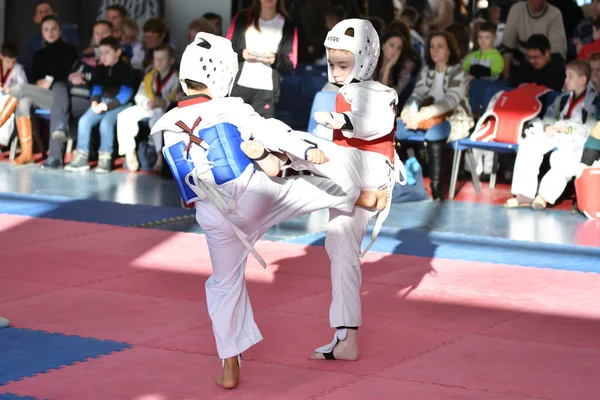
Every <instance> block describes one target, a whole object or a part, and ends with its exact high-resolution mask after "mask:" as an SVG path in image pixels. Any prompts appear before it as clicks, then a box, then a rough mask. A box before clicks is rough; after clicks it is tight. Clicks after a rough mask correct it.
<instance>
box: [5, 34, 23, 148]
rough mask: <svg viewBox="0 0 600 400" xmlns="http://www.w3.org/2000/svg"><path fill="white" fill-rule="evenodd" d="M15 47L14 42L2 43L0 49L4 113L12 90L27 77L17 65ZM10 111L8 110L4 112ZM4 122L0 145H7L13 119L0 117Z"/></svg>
mask: <svg viewBox="0 0 600 400" xmlns="http://www.w3.org/2000/svg"><path fill="white" fill-rule="evenodd" d="M18 55H19V54H18V51H17V45H16V44H15V43H14V42H4V43H3V44H2V48H1V49H0V108H1V109H2V110H3V111H4V103H5V102H6V101H7V100H8V99H9V98H10V97H9V96H8V95H9V94H10V92H12V88H13V86H15V85H18V84H20V83H27V75H25V70H24V69H23V67H22V66H21V64H19V63H17V57H18ZM8 111H10V110H9V109H7V110H6V112H8ZM0 119H1V120H3V121H6V122H5V123H4V124H2V125H1V126H0V145H7V144H8V141H9V140H10V136H11V135H12V132H13V129H14V119H13V118H12V117H11V116H0Z"/></svg>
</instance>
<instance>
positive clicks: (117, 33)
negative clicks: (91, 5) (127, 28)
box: [106, 4, 127, 40]
mask: <svg viewBox="0 0 600 400" xmlns="http://www.w3.org/2000/svg"><path fill="white" fill-rule="evenodd" d="M125 18H127V9H126V8H125V7H123V6H122V5H120V4H113V5H110V6H108V7H106V19H107V20H108V21H109V22H110V23H111V24H112V26H113V30H114V32H113V36H114V37H116V38H117V39H119V40H122V39H123V27H122V23H123V20H124V19H125Z"/></svg>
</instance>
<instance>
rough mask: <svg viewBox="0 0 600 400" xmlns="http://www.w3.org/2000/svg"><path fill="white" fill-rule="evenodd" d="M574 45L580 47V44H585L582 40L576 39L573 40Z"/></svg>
mask: <svg viewBox="0 0 600 400" xmlns="http://www.w3.org/2000/svg"><path fill="white" fill-rule="evenodd" d="M573 44H575V45H576V46H577V45H580V44H583V43H582V42H581V39H580V38H578V37H576V38H573Z"/></svg>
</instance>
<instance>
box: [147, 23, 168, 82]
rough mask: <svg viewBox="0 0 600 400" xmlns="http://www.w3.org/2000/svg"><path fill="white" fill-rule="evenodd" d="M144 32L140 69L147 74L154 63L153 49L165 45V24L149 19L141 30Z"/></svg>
mask: <svg viewBox="0 0 600 400" xmlns="http://www.w3.org/2000/svg"><path fill="white" fill-rule="evenodd" d="M142 30H143V31H144V61H143V63H142V67H143V68H142V69H143V70H144V73H147V72H149V71H150V69H152V65H153V63H154V49H155V48H156V47H158V46H159V45H161V44H163V43H165V37H166V36H167V24H166V23H165V21H164V20H163V19H162V18H159V17H152V18H149V19H148V20H147V21H146V22H145V23H144V27H143V29H142Z"/></svg>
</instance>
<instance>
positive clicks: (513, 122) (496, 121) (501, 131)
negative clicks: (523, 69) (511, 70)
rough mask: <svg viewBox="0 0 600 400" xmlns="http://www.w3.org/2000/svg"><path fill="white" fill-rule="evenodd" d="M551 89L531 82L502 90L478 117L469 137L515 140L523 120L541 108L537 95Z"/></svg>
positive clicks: (504, 141) (535, 114) (501, 140)
mask: <svg viewBox="0 0 600 400" xmlns="http://www.w3.org/2000/svg"><path fill="white" fill-rule="evenodd" d="M548 92H550V89H548V88H547V87H545V86H539V85H536V84H533V83H527V84H525V85H521V86H519V87H518V88H516V89H513V90H510V91H508V92H503V93H502V94H501V95H500V97H498V100H497V101H496V103H495V104H494V105H493V107H488V109H487V110H486V112H485V113H484V114H483V115H482V116H481V117H480V118H479V121H478V122H477V126H476V127H475V131H474V132H473V134H472V135H471V139H472V140H477V141H480V142H501V143H512V144H518V143H519V142H520V141H521V135H522V133H523V127H524V125H525V123H526V122H527V121H529V120H531V119H533V118H535V117H536V116H537V115H538V114H539V113H540V111H541V110H542V103H541V102H540V100H539V98H540V97H541V96H542V95H544V94H546V93H548Z"/></svg>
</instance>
